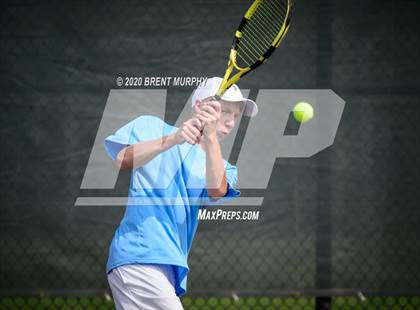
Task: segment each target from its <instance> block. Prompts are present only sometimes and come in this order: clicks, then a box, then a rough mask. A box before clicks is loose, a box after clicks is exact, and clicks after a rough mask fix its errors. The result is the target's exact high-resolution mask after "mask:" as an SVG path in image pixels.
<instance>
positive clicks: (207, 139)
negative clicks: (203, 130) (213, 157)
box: [203, 132, 219, 144]
mask: <svg viewBox="0 0 420 310" xmlns="http://www.w3.org/2000/svg"><path fill="white" fill-rule="evenodd" d="M203 141H204V143H206V144H215V143H219V140H218V139H217V134H216V132H211V133H208V134H205V135H203Z"/></svg>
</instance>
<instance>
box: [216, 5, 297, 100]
mask: <svg viewBox="0 0 420 310" xmlns="http://www.w3.org/2000/svg"><path fill="white" fill-rule="evenodd" d="M291 15H292V0H255V1H254V2H253V3H252V5H251V6H250V8H249V9H248V11H247V12H246V13H245V16H244V17H243V18H242V21H241V23H240V24H239V27H238V30H236V32H235V37H234V39H233V43H232V48H231V50H230V55H229V62H228V65H227V69H226V72H225V75H224V77H223V81H222V83H221V85H220V87H219V90H218V91H217V94H216V96H214V97H213V98H212V99H216V100H217V99H220V97H221V96H222V95H223V94H224V92H225V91H226V90H227V89H228V88H229V87H230V86H232V85H233V84H234V83H236V82H237V81H238V80H239V79H240V78H242V77H243V76H245V75H246V74H248V73H249V72H251V71H253V70H255V69H256V68H258V67H259V66H260V65H262V64H263V63H265V62H266V61H267V59H268V58H269V57H270V56H271V55H272V54H273V52H274V51H275V50H276V49H277V47H279V45H280V43H281V41H282V39H283V38H284V36H285V35H286V33H287V31H288V30H289V26H290V20H291Z"/></svg>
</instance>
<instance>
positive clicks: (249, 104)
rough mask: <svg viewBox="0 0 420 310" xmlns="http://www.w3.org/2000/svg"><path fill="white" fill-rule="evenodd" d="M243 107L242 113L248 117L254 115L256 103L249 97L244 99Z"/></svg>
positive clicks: (255, 113) (256, 110)
mask: <svg viewBox="0 0 420 310" xmlns="http://www.w3.org/2000/svg"><path fill="white" fill-rule="evenodd" d="M244 103H245V109H244V115H245V116H249V117H254V116H255V115H257V113H258V106H257V104H256V103H255V102H254V101H252V100H251V99H245V98H244Z"/></svg>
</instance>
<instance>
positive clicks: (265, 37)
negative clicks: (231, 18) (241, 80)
mask: <svg viewBox="0 0 420 310" xmlns="http://www.w3.org/2000/svg"><path fill="white" fill-rule="evenodd" d="M287 5H288V1H286V0H263V2H262V3H261V4H260V5H259V7H258V8H257V9H256V10H255V12H254V14H253V15H252V17H251V18H250V19H249V20H247V22H246V23H245V25H244V27H243V29H242V36H241V38H240V39H239V42H238V46H237V57H238V58H239V59H240V60H241V62H243V63H244V64H245V65H246V66H251V65H252V64H254V63H256V62H257V61H258V60H260V59H261V57H262V56H263V55H264V54H265V53H266V52H267V50H268V49H270V48H271V47H272V45H273V43H274V41H275V39H276V37H277V35H278V34H279V32H280V30H281V29H282V27H283V25H284V23H285V19H286V16H287V9H288V7H287ZM238 65H240V66H241V65H242V64H238Z"/></svg>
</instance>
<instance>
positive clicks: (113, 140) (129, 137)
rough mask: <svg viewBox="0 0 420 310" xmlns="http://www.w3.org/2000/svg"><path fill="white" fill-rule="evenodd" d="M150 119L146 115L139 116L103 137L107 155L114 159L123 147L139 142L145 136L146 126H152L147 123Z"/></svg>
mask: <svg viewBox="0 0 420 310" xmlns="http://www.w3.org/2000/svg"><path fill="white" fill-rule="evenodd" d="M150 119H151V117H150V116H147V115H146V116H140V117H138V118H137V119H135V120H133V121H131V122H129V123H128V124H126V125H124V126H123V127H121V128H120V129H118V130H117V131H116V132H115V133H114V134H113V135H110V136H108V137H107V138H105V140H104V147H105V150H106V152H107V153H108V155H109V157H111V158H112V159H113V160H115V159H116V158H117V155H118V153H119V152H120V151H121V150H122V149H123V148H124V147H126V146H129V145H132V144H135V143H137V142H140V141H141V140H142V138H143V137H145V135H146V133H147V128H148V127H152V128H153V126H150V124H149V123H150Z"/></svg>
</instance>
